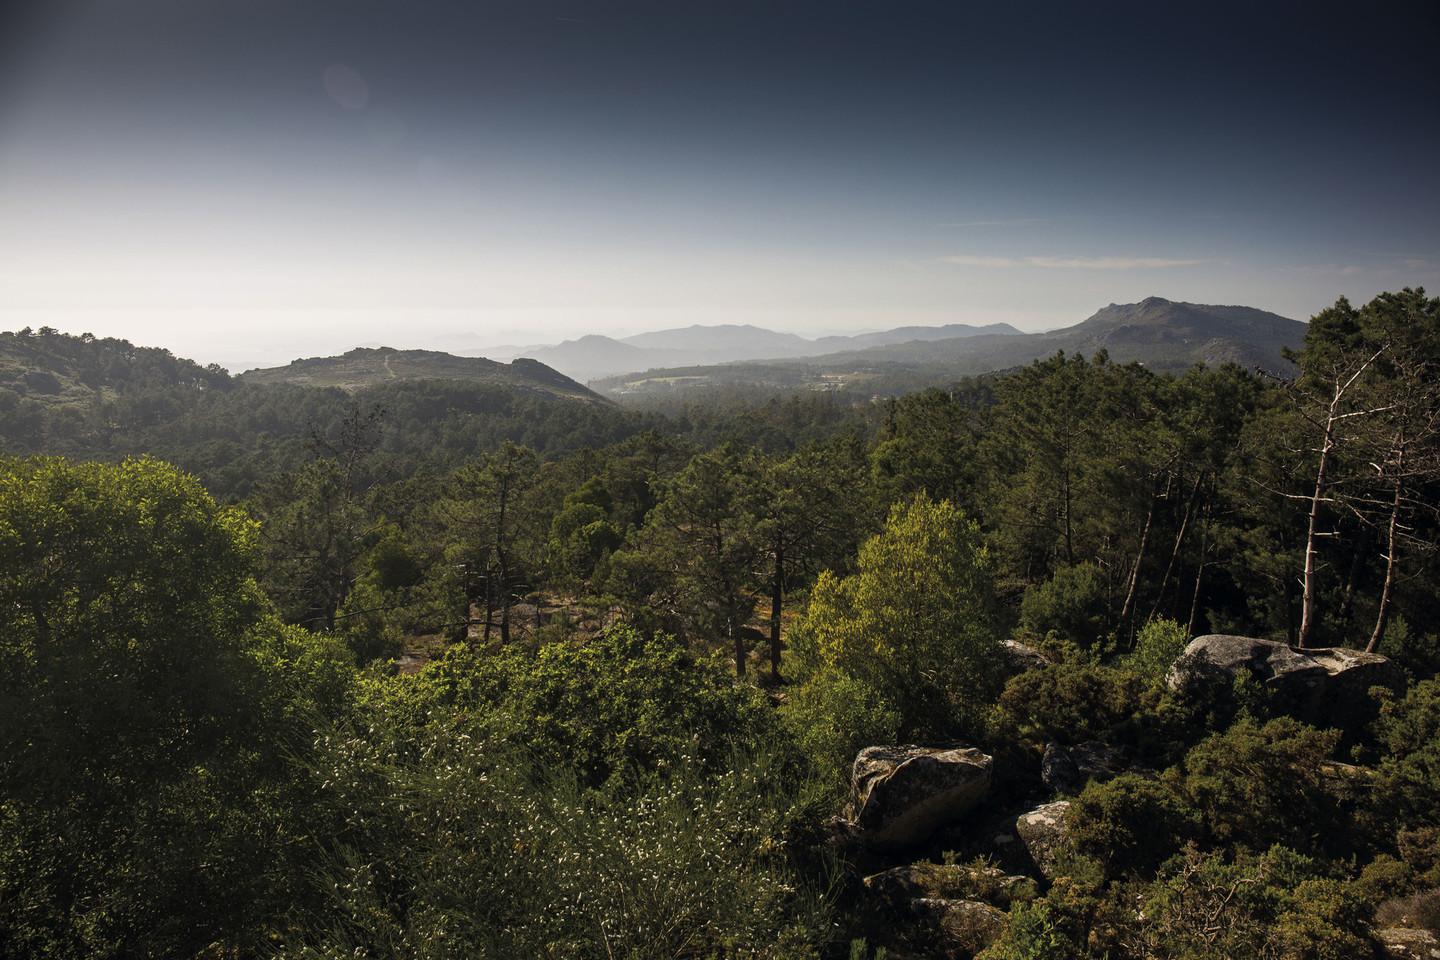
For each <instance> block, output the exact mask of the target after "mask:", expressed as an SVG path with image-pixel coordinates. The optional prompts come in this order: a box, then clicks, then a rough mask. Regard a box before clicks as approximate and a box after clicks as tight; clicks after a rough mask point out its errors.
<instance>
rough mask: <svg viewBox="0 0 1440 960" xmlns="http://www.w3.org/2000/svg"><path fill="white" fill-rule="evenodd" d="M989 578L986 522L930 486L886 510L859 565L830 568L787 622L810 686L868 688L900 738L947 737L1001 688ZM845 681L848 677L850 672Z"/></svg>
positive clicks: (815, 690)
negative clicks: (794, 621) (796, 617)
mask: <svg viewBox="0 0 1440 960" xmlns="http://www.w3.org/2000/svg"><path fill="white" fill-rule="evenodd" d="M994 630H995V627H994V581H993V579H992V573H991V563H990V554H989V550H988V549H987V547H986V545H985V542H984V538H983V537H982V535H981V533H980V528H979V526H978V525H976V524H975V523H974V522H973V521H971V520H968V519H966V518H965V517H964V516H963V515H962V514H961V513H960V511H959V510H957V509H956V508H955V507H954V506H952V505H951V504H950V503H949V502H948V501H944V500H942V501H939V502H938V503H937V502H935V501H932V500H930V499H929V498H927V497H925V496H920V497H917V498H916V499H915V500H913V501H911V502H910V503H908V504H900V505H897V506H896V507H895V508H894V509H892V510H891V512H890V518H889V520H888V521H887V522H886V524H885V528H884V529H883V530H882V531H881V532H880V533H879V534H878V535H876V536H875V537H872V538H871V539H870V540H868V541H866V543H865V544H864V546H862V547H861V548H860V556H859V559H858V561H857V563H856V568H855V573H854V574H852V575H850V576H848V577H845V578H843V579H841V578H838V577H836V576H835V575H834V574H833V573H829V572H826V573H823V574H821V576H820V579H819V580H818V581H817V582H816V584H815V588H814V590H813V591H812V593H811V597H810V604H809V607H808V609H807V610H806V613H805V616H804V619H803V621H802V623H801V624H800V625H798V626H797V628H796V629H795V630H794V631H792V640H793V643H794V648H795V651H796V653H797V655H798V658H799V660H800V664H801V674H802V677H804V681H805V685H806V686H810V687H812V688H813V689H812V690H810V691H806V690H804V689H803V688H802V690H801V691H797V695H798V696H799V697H800V698H801V700H802V701H803V700H804V699H805V698H806V697H807V696H814V695H822V696H823V693H821V691H823V688H824V686H825V685H827V684H831V683H835V682H842V678H849V681H857V682H860V683H863V684H865V685H868V686H870V687H871V688H873V689H874V690H875V691H876V692H877V694H878V696H879V699H880V701H881V703H883V704H886V705H888V706H889V708H890V709H892V710H894V711H895V712H897V713H898V714H899V716H900V725H899V730H898V731H897V733H898V734H899V735H900V736H901V737H907V738H908V737H919V738H944V737H948V736H953V735H954V734H955V733H956V732H958V731H959V730H961V729H963V728H964V727H965V726H967V725H969V724H973V723H974V722H976V721H977V720H978V717H979V715H980V712H981V711H982V710H983V708H984V707H985V706H986V705H987V704H988V703H989V701H990V700H991V699H992V698H993V696H994V695H995V694H996V693H998V691H999V684H1000V672H999V666H1000V647H999V644H998V642H997V640H996V637H995V633H994ZM844 682H848V681H844Z"/></svg>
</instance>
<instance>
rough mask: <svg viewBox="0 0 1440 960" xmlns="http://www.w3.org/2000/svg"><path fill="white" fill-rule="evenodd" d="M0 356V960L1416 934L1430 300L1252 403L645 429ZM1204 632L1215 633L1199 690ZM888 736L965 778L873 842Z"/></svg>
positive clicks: (1342, 339)
mask: <svg viewBox="0 0 1440 960" xmlns="http://www.w3.org/2000/svg"><path fill="white" fill-rule="evenodd" d="M0 339H3V344H0V346H3V351H0V354H3V357H4V360H3V363H4V366H0V375H3V377H4V378H5V381H4V382H5V386H4V389H3V390H0V417H3V429H0V438H3V443H4V446H3V447H0V452H3V453H4V454H5V455H6V456H5V457H4V458H3V459H0V644H3V649H0V652H3V656H0V663H3V664H4V665H3V667H0V738H3V749H0V821H3V824H4V829H3V830H0V955H4V956H35V957H40V956H45V957H150V956H154V957H161V956H163V957H197V958H198V957H335V958H339V957H342V956H344V957H357V956H364V957H397V958H399V957H437V958H438V957H455V958H470V957H495V958H511V957H537V958H538V957H547V958H550V957H575V958H592V957H593V958H596V960H599V958H611V957H619V956H624V957H637V958H638V957H654V958H665V957H773V958H831V957H835V958H846V957H849V958H851V960H858V958H867V957H877V958H878V957H880V956H889V957H891V958H902V960H903V958H905V957H927V956H946V957H967V956H974V955H982V956H984V957H986V958H988V960H1011V958H1021V957H1026V958H1041V957H1044V958H1055V957H1059V958H1065V957H1073V958H1080V957H1087V958H1088V957H1093V958H1100V957H1112V958H1116V957H1135V958H1149V957H1159V956H1174V957H1195V958H1201V957H1203V958H1212V957H1213V958H1220V957H1239V956H1247V957H1248V956H1256V957H1287V958H1288V957H1295V958H1311V957H1313V958H1339V957H1365V956H1381V955H1383V951H1384V950H1385V949H1387V947H1386V946H1385V944H1387V943H1389V942H1391V941H1395V940H1396V938H1397V937H1399V938H1401V939H1405V938H1410V940H1411V941H1413V942H1415V943H1419V942H1421V941H1422V940H1423V938H1424V936H1425V934H1424V933H1423V931H1424V930H1426V929H1430V928H1434V927H1437V926H1440V756H1437V754H1436V750H1437V749H1440V748H1437V744H1440V679H1437V671H1440V605H1437V603H1436V596H1437V584H1440V568H1437V565H1440V558H1437V551H1436V546H1437V544H1440V299H1434V298H1427V297H1426V296H1425V294H1424V292H1423V291H1420V290H1409V289H1407V290H1405V291H1402V292H1401V293H1398V294H1385V295H1382V296H1381V297H1378V298H1376V299H1375V300H1374V301H1372V302H1370V303H1368V304H1365V305H1364V306H1363V307H1360V308H1356V307H1353V306H1352V305H1351V304H1349V303H1348V302H1346V301H1344V300H1341V301H1339V302H1337V303H1336V304H1335V306H1333V307H1332V308H1329V309H1327V310H1325V311H1323V312H1322V313H1320V314H1319V315H1317V316H1316V317H1314V318H1313V319H1312V321H1311V322H1310V325H1309V328H1308V333H1307V334H1306V336H1305V341H1304V345H1303V350H1300V351H1298V352H1296V353H1294V354H1293V355H1292V359H1293V360H1294V361H1295V363H1296V364H1297V366H1296V368H1295V370H1296V373H1295V375H1294V376H1293V377H1292V378H1290V379H1279V378H1276V377H1272V376H1262V375H1259V374H1256V373H1254V372H1251V371H1248V370H1246V369H1243V368H1241V367H1239V366H1236V365H1233V364H1228V365H1223V366H1219V367H1205V366H1196V367H1194V368H1192V369H1190V370H1188V371H1185V372H1183V373H1179V374H1176V373H1160V372H1156V371H1154V370H1151V369H1149V368H1147V367H1145V366H1143V365H1140V364H1138V363H1126V364H1120V363H1116V362H1113V361H1112V360H1111V359H1110V358H1109V357H1108V355H1106V354H1105V352H1104V351H1103V350H1102V351H1100V352H1098V353H1097V354H1095V355H1093V356H1082V355H1078V354H1076V355H1068V354H1065V353H1057V354H1055V355H1053V356H1050V357H1049V358H1047V359H1044V360H1040V361H1036V362H1035V363H1033V364H1031V365H1029V366H1026V367H1023V368H1021V369H1019V370H1016V371H1014V372H1011V373H1008V374H1005V375H997V376H987V377H982V378H974V379H965V380H961V381H958V382H956V383H953V384H951V385H949V386H947V387H945V388H943V389H941V388H935V389H929V390H925V391H921V392H915V393H910V394H907V395H904V396H901V397H898V398H895V399H891V400H888V401H873V402H872V401H871V400H870V399H869V398H866V399H865V400H863V401H855V400H841V399H838V398H837V397H836V396H833V395H825V394H820V395H809V396H806V397H804V398H799V397H797V398H791V399H769V400H764V401H755V402H750V401H746V400H744V399H740V398H734V399H732V400H731V401H730V402H728V403H725V404H717V405H713V406H684V407H679V406H677V408H676V409H674V410H673V411H671V412H668V413H660V412H647V413H638V412H635V411H627V410H624V409H622V408H619V407H615V406H612V405H610V404H604V403H593V402H581V401H579V400H576V399H567V398H561V397H554V396H544V395H538V394H529V395H527V394H523V393H518V392H516V391H515V390H514V389H511V388H509V387H506V386H504V385H494V384H480V383H473V382H461V381H452V380H438V379H425V380H413V381H408V380H407V381H405V382H396V383H389V382H386V383H379V384H373V385H363V384H362V385H357V384H354V383H351V384H349V389H345V388H343V387H341V386H337V385H300V384H293V383H292V384H284V385H272V384H261V383H250V382H247V378H245V377H241V378H231V377H229V376H228V375H226V374H225V373H224V372H223V371H221V370H218V368H210V369H208V370H207V369H201V368H199V367H196V366H195V365H194V364H190V363H188V362H186V361H182V360H177V359H175V358H173V357H171V356H170V355H169V354H168V353H166V352H165V351H163V350H150V349H145V348H135V347H132V346H131V345H130V344H128V343H125V342H124V341H113V340H104V341H101V340H95V339H94V338H87V337H79V338H75V337H68V336H65V335H63V334H58V333H56V332H54V331H48V330H42V331H40V332H38V333H35V332H30V331H21V332H20V333H18V334H6V335H4V337H3V338H0ZM382 360H383V357H382ZM1215 634H1220V635H1228V636H1230V637H1243V638H1248V639H1247V640H1246V641H1243V642H1240V641H1235V642H1231V641H1226V642H1227V643H1230V644H1231V646H1229V647H1223V645H1222V644H1219V643H1210V645H1208V646H1207V645H1206V644H1205V643H1201V644H1200V645H1199V646H1194V647H1191V648H1190V650H1189V652H1188V654H1186V651H1187V644H1190V643H1191V641H1192V640H1194V639H1195V638H1198V637H1202V636H1205V635H1215ZM1261 641H1269V642H1270V643H1268V644H1264V643H1260V642H1261ZM1235 643H1241V645H1243V643H1250V644H1251V646H1248V647H1245V648H1244V649H1245V650H1246V651H1248V653H1247V656H1250V657H1252V658H1260V657H1261V654H1260V653H1257V651H1266V653H1265V654H1264V655H1265V656H1270V657H1271V659H1270V660H1266V661H1264V664H1266V665H1265V666H1264V667H1263V669H1262V668H1261V667H1258V666H1257V667H1254V668H1253V669H1252V668H1251V667H1248V666H1245V664H1246V663H1250V662H1251V661H1244V662H1243V663H1242V662H1241V660H1238V659H1237V660H1236V661H1235V663H1236V664H1240V665H1239V666H1235V665H1234V664H1232V663H1231V662H1230V661H1224V662H1222V661H1221V660H1220V659H1219V656H1220V654H1219V653H1218V652H1216V651H1219V650H1221V649H1222V647H1223V649H1227V650H1228V649H1231V648H1232V647H1234V646H1235ZM1256 644H1258V645H1256ZM1333 648H1343V649H1347V650H1351V651H1359V652H1358V653H1334V652H1333ZM1204 651H1208V652H1204ZM1365 652H1368V653H1369V654H1372V655H1373V656H1370V657H1366V656H1365V655H1364V654H1365ZM1182 654H1184V655H1182ZM1284 658H1290V659H1288V660H1284V662H1285V663H1289V664H1291V665H1292V666H1291V667H1287V668H1286V669H1289V670H1291V675H1292V676H1298V677H1300V679H1301V681H1302V686H1303V685H1304V684H1309V686H1305V687H1304V689H1305V690H1307V691H1312V692H1311V693H1306V694H1305V697H1308V698H1309V699H1304V698H1300V699H1296V697H1298V696H1299V695H1298V694H1294V693H1293V690H1292V688H1291V687H1288V686H1286V685H1285V684H1286V683H1290V682H1292V681H1290V680H1285V679H1284V677H1282V673H1283V672H1284V671H1282V670H1281V669H1280V667H1278V666H1275V664H1279V663H1281V660H1282V659H1284ZM1296 658H1298V659H1296ZM1301 661H1303V665H1302V666H1301V667H1294V666H1293V665H1294V664H1296V663H1300V662H1301ZM1254 662H1255V663H1260V662H1261V661H1260V659H1255V660H1254ZM1337 662H1340V663H1341V664H1342V666H1341V667H1334V666H1333V664H1334V663H1337ZM1317 664H1331V666H1330V667H1323V666H1317ZM1352 664H1359V665H1361V666H1362V667H1363V669H1362V670H1361V671H1359V672H1353V673H1350V674H1348V675H1346V676H1347V677H1348V679H1346V680H1345V683H1346V684H1348V685H1343V686H1342V685H1339V681H1337V682H1336V683H1337V685H1336V686H1334V687H1333V688H1332V687H1326V688H1325V690H1326V692H1325V694H1324V696H1325V697H1327V698H1330V699H1326V700H1324V704H1323V707H1322V706H1317V704H1319V703H1320V701H1319V700H1317V699H1316V697H1318V696H1319V694H1314V693H1313V690H1314V689H1318V687H1317V686H1316V685H1318V684H1320V683H1321V682H1322V679H1323V678H1322V677H1321V676H1320V675H1321V674H1322V673H1325V671H1326V670H1327V669H1328V670H1329V671H1330V672H1331V673H1335V674H1336V675H1340V673H1343V670H1344V669H1349V667H1350V666H1351V665H1352ZM1366 671H1373V672H1366ZM1327 676H1328V674H1327ZM1357 677H1358V678H1360V679H1356V678H1357ZM1217 678H1218V679H1217ZM1365 678H1373V682H1372V681H1371V680H1366V679H1365ZM1327 682H1328V681H1327ZM906 744H925V745H932V746H941V747H944V748H946V750H945V751H942V752H943V753H945V754H946V756H945V758H943V759H944V762H945V763H950V762H952V761H955V762H958V761H956V760H955V758H956V757H959V758H960V760H963V761H964V762H965V763H969V764H972V765H975V766H976V768H977V769H978V768H979V767H983V770H984V777H983V780H984V788H983V789H980V788H976V789H975V790H973V791H971V793H969V794H966V796H967V798H968V799H967V800H966V801H965V805H964V806H963V808H962V807H961V806H955V808H954V810H952V811H951V813H953V814H954V816H949V819H945V818H944V817H941V818H940V820H937V822H935V823H933V824H927V826H926V827H925V829H924V830H918V829H917V830H915V831H913V832H911V833H903V832H902V831H901V829H900V827H898V826H895V824H896V823H898V822H899V817H898V816H897V817H894V818H892V817H890V815H889V814H885V815H880V814H875V815H873V816H872V814H871V813H867V812H866V810H867V809H869V808H868V807H867V804H869V803H870V802H871V800H872V798H873V797H872V795H873V796H879V791H880V789H881V788H880V787H878V786H873V783H875V782H878V781H873V780H871V781H865V783H866V784H869V785H865V786H857V785H856V783H854V782H852V776H860V775H861V774H863V773H865V771H871V774H873V770H871V768H870V767H867V766H865V764H864V763H856V756H857V753H859V752H860V751H861V750H863V749H864V748H867V747H877V746H883V747H897V746H899V745H906ZM961 748H973V749H961ZM951 755H954V756H951ZM927 756H928V755H927ZM980 758H983V760H982V759H980ZM867 762H868V761H867ZM940 762H941V761H940V760H937V759H935V758H934V757H933V756H931V757H930V758H929V759H926V760H924V761H923V763H917V765H916V769H919V768H921V767H924V766H925V764H930V765H932V766H934V765H937V764H939V763H940ZM877 763H878V761H877ZM852 765H853V766H852ZM871 774H865V775H867V776H869V775H871ZM887 776H888V774H887ZM862 779H863V778H862ZM952 786H953V785H952ZM955 789H956V790H959V789H960V788H959V787H955ZM964 789H966V790H970V787H969V786H966V787H965V788H964ZM957 795H958V794H957ZM947 803H949V801H947ZM957 803H958V802H957ZM937 805H938V804H937ZM1040 811H1049V813H1047V814H1042V813H1041V812H1040ZM961 814H963V816H961ZM1033 817H1039V820H1034V819H1033ZM1046 817H1049V820H1047V821H1046V822H1047V823H1052V826H1053V828H1054V830H1055V833H1054V834H1053V835H1052V837H1051V838H1050V839H1049V840H1047V841H1046V842H1045V844H1044V845H1043V852H1040V850H1039V848H1036V847H1033V846H1032V845H1031V838H1030V835H1029V834H1028V833H1027V832H1026V830H1028V829H1029V827H1026V826H1025V825H1026V824H1033V823H1038V822H1039V821H1040V820H1046ZM877 818H878V819H877ZM1027 818H1032V819H1027ZM941 821H943V822H941ZM877 823H878V824H880V825H879V826H877V825H876V824H877ZM887 831H888V832H887ZM896 870H899V871H900V872H899V873H897V872H895V871H896ZM879 878H884V879H879ZM937 904H938V906H937ZM957 904H968V905H969V906H956V905H957ZM1394 930H1400V931H1402V932H1401V933H1395V932H1393V931H1394ZM1381 931H1386V932H1384V933H1382V932H1381ZM1402 933H1403V936H1402ZM1397 942H1398V941H1397ZM1427 949H1428V948H1427Z"/></svg>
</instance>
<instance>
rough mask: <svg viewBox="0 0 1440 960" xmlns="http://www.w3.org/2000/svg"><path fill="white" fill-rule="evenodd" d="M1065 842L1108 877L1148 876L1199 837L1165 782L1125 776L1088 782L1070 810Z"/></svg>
mask: <svg viewBox="0 0 1440 960" xmlns="http://www.w3.org/2000/svg"><path fill="white" fill-rule="evenodd" d="M1068 824H1069V828H1070V842H1071V843H1072V844H1073V845H1074V847H1075V850H1076V851H1077V852H1078V853H1080V854H1081V855H1082V856H1086V857H1090V858H1092V859H1094V860H1096V861H1097V862H1099V863H1100V864H1102V865H1103V866H1104V868H1105V870H1106V872H1107V873H1109V874H1110V875H1111V876H1122V875H1123V876H1134V875H1138V874H1142V873H1143V874H1148V873H1151V872H1153V871H1154V870H1155V868H1156V867H1158V866H1159V865H1160V864H1161V863H1163V862H1165V861H1166V860H1168V859H1170V857H1172V856H1174V855H1175V854H1176V853H1177V852H1178V851H1179V850H1180V848H1181V847H1183V846H1184V845H1185V844H1186V842H1188V841H1190V840H1193V839H1195V838H1197V837H1198V836H1199V834H1200V818H1199V816H1197V814H1196V813H1195V811H1193V810H1191V809H1189V808H1188V807H1186V806H1185V804H1184V803H1183V802H1182V801H1181V800H1180V798H1178V797H1176V796H1175V794H1174V793H1173V792H1172V791H1171V790H1170V788H1168V787H1167V786H1166V785H1165V784H1163V783H1161V782H1159V781H1157V780H1147V779H1145V778H1143V777H1140V776H1137V775H1136V774H1133V773H1124V774H1121V775H1120V776H1118V777H1116V778H1115V779H1114V780H1111V781H1109V782H1107V783H1091V784H1090V785H1089V786H1087V787H1086V788H1085V790H1084V792H1083V793H1081V794H1080V796H1079V797H1077V798H1076V799H1075V800H1074V802H1073V803H1072V804H1071V806H1070V812H1069V814H1068Z"/></svg>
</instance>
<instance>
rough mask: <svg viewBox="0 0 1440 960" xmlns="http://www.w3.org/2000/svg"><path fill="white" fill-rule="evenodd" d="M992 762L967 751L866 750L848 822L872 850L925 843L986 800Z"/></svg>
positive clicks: (857, 768) (857, 767)
mask: <svg viewBox="0 0 1440 960" xmlns="http://www.w3.org/2000/svg"><path fill="white" fill-rule="evenodd" d="M993 762H994V761H993V760H992V759H991V758H990V757H989V756H987V755H986V754H984V753H982V752H981V751H979V750H975V749H967V748H944V747H915V746H900V747H866V748H865V749H864V750H862V751H860V754H859V755H858V756H857V757H856V758H855V767H854V770H853V772H852V774H851V781H850V802H849V805H848V807H847V814H848V819H849V820H850V821H851V822H853V823H854V824H855V826H856V828H858V830H859V831H860V834H861V836H862V837H863V838H864V841H865V843H866V844H868V845H869V846H871V847H875V848H880V849H896V848H900V847H909V846H915V845H917V844H920V843H924V842H926V841H927V840H929V839H930V838H931V837H932V836H933V834H934V833H935V832H936V831H937V830H939V829H940V828H942V827H945V826H949V825H950V824H952V823H955V822H956V821H958V820H960V819H962V818H963V817H964V816H965V815H966V814H967V813H969V812H970V811H971V810H972V809H973V808H974V807H975V806H976V805H977V804H979V803H980V801H981V800H983V799H985V797H986V795H987V794H988V793H989V792H990V774H991V766H992V764H993Z"/></svg>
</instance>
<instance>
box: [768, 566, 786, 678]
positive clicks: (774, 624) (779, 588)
mask: <svg viewBox="0 0 1440 960" xmlns="http://www.w3.org/2000/svg"><path fill="white" fill-rule="evenodd" d="M784 601H785V548H784V547H783V546H777V547H776V548H775V573H774V579H773V580H772V581H771V584H770V679H771V680H774V681H775V682H776V683H777V684H778V683H781V682H783V681H782V679H781V677H780V612H781V609H782V607H783V606H784Z"/></svg>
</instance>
